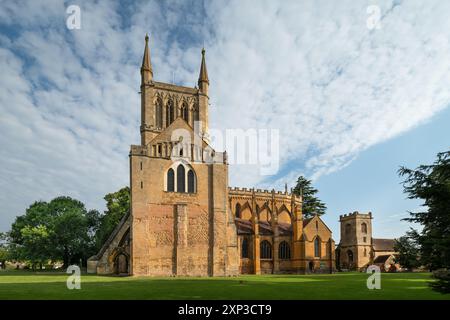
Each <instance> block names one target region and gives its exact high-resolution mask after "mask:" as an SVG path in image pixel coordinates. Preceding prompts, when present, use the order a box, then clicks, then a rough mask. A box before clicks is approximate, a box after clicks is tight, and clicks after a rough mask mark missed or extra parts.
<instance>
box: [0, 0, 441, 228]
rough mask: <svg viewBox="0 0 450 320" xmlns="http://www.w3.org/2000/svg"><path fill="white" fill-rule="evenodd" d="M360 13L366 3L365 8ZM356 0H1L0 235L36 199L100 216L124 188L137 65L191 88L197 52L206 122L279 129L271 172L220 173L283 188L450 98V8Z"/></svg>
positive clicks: (135, 133) (340, 162)
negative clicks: (204, 82)
mask: <svg viewBox="0 0 450 320" xmlns="http://www.w3.org/2000/svg"><path fill="white" fill-rule="evenodd" d="M370 4H371V3H370ZM377 4H378V5H379V6H380V9H381V12H382V20H381V29H375V30H369V29H368V28H367V27H366V19H367V17H368V16H367V13H366V8H367V5H368V4H367V3H361V2H360V3H355V2H354V1H353V2H351V1H344V2H342V1H341V2H334V1H319V2H317V1H283V2H279V3H278V2H275V1H259V2H257V3H255V2H254V1H227V2H223V1H212V2H210V1H205V2H204V3H202V2H198V1H179V2H178V1H167V2H166V1H165V2H160V1H151V2H138V3H134V4H132V5H130V6H124V5H123V4H122V3H119V2H117V3H113V2H92V1H81V2H80V3H79V5H80V8H81V19H82V22H81V30H74V31H69V30H67V29H66V27H65V19H66V17H67V15H66V13H65V8H66V4H65V3H64V2H62V1H39V2H37V1H19V2H12V1H10V2H2V3H1V4H0V30H1V34H0V44H1V48H0V69H1V70H2V77H0V113H1V116H0V142H1V148H0V156H1V158H0V176H1V185H0V202H1V203H2V208H1V209H0V216H1V222H0V229H6V228H8V226H9V223H10V222H11V219H12V217H13V216H15V215H18V214H21V213H22V212H23V210H24V208H25V207H26V206H27V205H28V204H29V203H31V202H32V201H34V200H36V199H40V198H42V199H49V198H51V197H54V196H56V195H59V194H69V195H73V196H76V197H78V198H80V199H81V200H83V201H85V202H86V203H87V204H88V206H89V207H96V208H102V206H103V201H102V199H101V198H102V196H103V195H104V194H105V193H107V192H111V191H114V190H115V189H117V188H119V187H121V186H123V185H126V184H128V179H129V177H128V160H127V156H128V151H129V145H130V144H135V143H138V142H139V110H140V107H139V103H140V99H139V95H138V94H137V92H138V91H139V62H140V60H141V55H142V50H143V36H144V34H145V33H146V32H150V35H151V51H152V62H153V67H154V72H155V77H156V78H157V79H158V80H161V81H167V82H171V81H172V77H173V73H175V82H176V83H178V84H184V85H189V86H193V85H195V82H196V79H197V76H198V67H199V63H200V48H201V46H202V45H203V43H204V44H205V46H206V49H207V63H208V71H209V76H210V81H211V105H212V106H211V110H210V117H211V122H212V124H211V126H213V127H217V128H275V129H279V130H280V132H281V135H280V136H281V141H280V143H281V147H280V151H281V159H280V161H281V164H282V166H281V170H280V173H279V174H278V175H276V176H274V177H270V178H267V177H263V176H260V175H259V170H257V168H249V167H248V166H242V167H239V166H235V167H232V168H230V175H231V183H232V184H236V185H241V186H252V185H258V186H272V185H275V186H277V187H281V186H282V185H283V184H284V182H285V181H288V182H291V183H292V182H293V181H294V179H295V178H296V176H297V175H298V174H299V173H305V174H307V175H309V176H312V177H314V178H318V177H320V176H321V175H324V174H330V173H332V172H334V171H336V170H339V169H340V168H343V167H344V166H346V165H348V164H349V163H350V162H351V161H352V160H353V159H355V157H357V156H358V154H359V153H360V152H362V151H364V150H365V149H367V148H369V147H371V146H373V145H375V144H378V143H381V142H383V141H385V140H387V139H390V138H392V137H394V136H396V135H398V134H401V133H403V132H406V131H407V130H410V129H411V128H413V127H415V126H417V125H419V124H421V123H423V122H424V121H427V120H428V119H430V117H432V116H433V115H434V114H436V113H437V112H438V111H439V110H442V109H443V108H445V107H446V106H447V105H448V103H449V101H450V91H449V90H448V88H449V87H450V72H449V71H450V70H449V69H450V60H449V59H448V57H450V47H449V40H448V39H449V35H450V21H449V20H448V19H447V17H446V12H448V9H450V4H447V3H445V2H438V1H435V2H434V1H429V2H427V3H424V2H420V1H407V2H399V1H396V2H393V1H381V2H377Z"/></svg>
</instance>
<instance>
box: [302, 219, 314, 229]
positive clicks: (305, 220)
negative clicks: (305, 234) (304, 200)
mask: <svg viewBox="0 0 450 320" xmlns="http://www.w3.org/2000/svg"><path fill="white" fill-rule="evenodd" d="M312 219H313V218H308V219H303V228H304V227H306V225H307V224H308V223H309V222H310V221H311V220H312Z"/></svg>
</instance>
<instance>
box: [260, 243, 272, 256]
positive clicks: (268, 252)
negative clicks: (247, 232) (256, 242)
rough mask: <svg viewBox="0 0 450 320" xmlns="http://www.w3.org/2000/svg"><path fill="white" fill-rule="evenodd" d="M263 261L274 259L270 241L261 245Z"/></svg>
mask: <svg viewBox="0 0 450 320" xmlns="http://www.w3.org/2000/svg"><path fill="white" fill-rule="evenodd" d="M260 251H261V259H272V245H271V244H270V242H269V241H267V240H263V241H261V244H260Z"/></svg>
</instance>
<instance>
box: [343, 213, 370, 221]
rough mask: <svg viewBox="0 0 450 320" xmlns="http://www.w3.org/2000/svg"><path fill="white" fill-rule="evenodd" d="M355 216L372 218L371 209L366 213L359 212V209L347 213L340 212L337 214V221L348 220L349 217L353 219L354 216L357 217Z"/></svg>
mask: <svg viewBox="0 0 450 320" xmlns="http://www.w3.org/2000/svg"><path fill="white" fill-rule="evenodd" d="M357 217H358V218H366V219H373V218H372V212H371V211H369V212H367V213H361V212H359V211H353V212H350V213H348V214H341V215H340V216H339V221H345V220H350V219H354V218H357Z"/></svg>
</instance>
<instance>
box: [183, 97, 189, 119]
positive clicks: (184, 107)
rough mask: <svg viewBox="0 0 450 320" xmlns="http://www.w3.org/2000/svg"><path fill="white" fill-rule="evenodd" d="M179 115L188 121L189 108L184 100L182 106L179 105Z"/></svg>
mask: <svg viewBox="0 0 450 320" xmlns="http://www.w3.org/2000/svg"><path fill="white" fill-rule="evenodd" d="M181 116H182V117H183V119H184V121H186V122H187V123H189V108H188V106H187V104H186V102H184V103H183V106H182V107H181Z"/></svg>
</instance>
